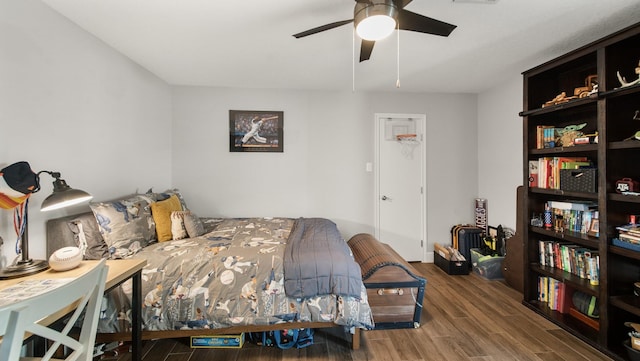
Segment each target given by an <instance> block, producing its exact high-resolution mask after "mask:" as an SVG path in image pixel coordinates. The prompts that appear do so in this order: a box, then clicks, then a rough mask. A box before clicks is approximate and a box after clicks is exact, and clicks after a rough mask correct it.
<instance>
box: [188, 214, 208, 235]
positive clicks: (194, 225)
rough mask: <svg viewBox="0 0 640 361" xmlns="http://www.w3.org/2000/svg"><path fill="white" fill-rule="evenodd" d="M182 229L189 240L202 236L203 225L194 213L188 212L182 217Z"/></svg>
mask: <svg viewBox="0 0 640 361" xmlns="http://www.w3.org/2000/svg"><path fill="white" fill-rule="evenodd" d="M184 228H185V229H186V230H187V234H188V235H189V237H190V238H193V237H198V236H202V235H203V234H204V224H202V220H201V219H200V217H198V216H197V215H196V214H195V213H193V212H189V213H188V214H185V215H184Z"/></svg>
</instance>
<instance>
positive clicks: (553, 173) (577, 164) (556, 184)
mask: <svg viewBox="0 0 640 361" xmlns="http://www.w3.org/2000/svg"><path fill="white" fill-rule="evenodd" d="M531 162H535V161H530V164H529V170H530V171H531V167H532V165H531ZM590 166H593V164H592V163H591V162H590V161H589V159H588V158H587V157H540V158H538V167H537V170H538V173H537V174H538V182H537V184H538V185H537V186H538V188H548V189H560V170H561V169H580V168H583V167H590Z"/></svg>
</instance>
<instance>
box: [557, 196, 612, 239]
mask: <svg viewBox="0 0 640 361" xmlns="http://www.w3.org/2000/svg"><path fill="white" fill-rule="evenodd" d="M545 209H549V210H550V211H551V215H552V219H551V227H552V228H553V229H554V230H555V231H556V232H564V231H569V232H576V233H581V234H587V233H589V231H591V230H592V229H593V227H592V225H593V222H594V220H596V221H597V220H598V217H599V215H598V204H597V203H595V202H578V201H573V202H563V201H549V202H547V204H546V208H545ZM547 228H549V225H547Z"/></svg>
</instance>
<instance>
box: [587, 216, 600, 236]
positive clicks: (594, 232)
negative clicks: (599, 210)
mask: <svg viewBox="0 0 640 361" xmlns="http://www.w3.org/2000/svg"><path fill="white" fill-rule="evenodd" d="M588 234H589V235H590V236H593V237H598V236H599V235H600V220H599V219H597V218H595V219H592V220H591V225H590V226H589V232H588Z"/></svg>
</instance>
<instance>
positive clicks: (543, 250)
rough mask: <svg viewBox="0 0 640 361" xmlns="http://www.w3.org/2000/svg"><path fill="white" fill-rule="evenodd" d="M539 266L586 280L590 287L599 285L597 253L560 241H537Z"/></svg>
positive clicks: (598, 256) (598, 258)
mask: <svg viewBox="0 0 640 361" xmlns="http://www.w3.org/2000/svg"><path fill="white" fill-rule="evenodd" d="M538 245H539V254H540V265H542V266H548V267H553V268H557V269H561V270H563V271H565V272H569V273H573V274H575V275H576V276H578V277H580V278H583V279H588V280H589V283H590V284H592V285H598V284H599V283H600V255H599V254H598V251H595V250H592V249H589V248H585V247H582V246H579V245H576V244H570V243H566V242H560V241H542V240H540V241H538Z"/></svg>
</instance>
